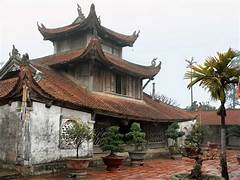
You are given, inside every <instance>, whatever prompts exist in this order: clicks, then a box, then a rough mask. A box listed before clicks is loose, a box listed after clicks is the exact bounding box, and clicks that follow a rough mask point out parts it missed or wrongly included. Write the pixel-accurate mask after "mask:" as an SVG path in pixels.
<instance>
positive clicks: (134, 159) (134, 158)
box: [128, 151, 146, 166]
mask: <svg viewBox="0 0 240 180" xmlns="http://www.w3.org/2000/svg"><path fill="white" fill-rule="evenodd" d="M128 154H129V157H130V159H131V165H132V166H142V165H143V164H144V157H145V154H146V151H131V152H128Z"/></svg>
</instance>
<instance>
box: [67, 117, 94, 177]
mask: <svg viewBox="0 0 240 180" xmlns="http://www.w3.org/2000/svg"><path fill="white" fill-rule="evenodd" d="M66 133H67V136H68V137H67V138H68V139H71V140H73V141H74V143H75V144H76V158H69V159H68V160H67V167H68V168H69V169H70V170H71V171H73V172H72V173H71V174H72V175H79V176H83V175H86V174H87V172H86V169H87V167H88V165H89V161H90V158H79V147H80V146H81V145H82V144H83V142H89V141H90V140H92V139H93V136H94V131H93V129H91V128H90V127H89V126H88V124H85V123H77V122H74V123H73V125H72V126H71V127H70V128H68V129H67V130H66Z"/></svg>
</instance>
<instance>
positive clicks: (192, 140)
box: [185, 123, 204, 179]
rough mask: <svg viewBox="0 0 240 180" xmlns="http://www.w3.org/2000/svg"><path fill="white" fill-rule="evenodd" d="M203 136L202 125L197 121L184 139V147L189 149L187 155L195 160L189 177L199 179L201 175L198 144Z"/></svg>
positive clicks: (201, 141)
mask: <svg viewBox="0 0 240 180" xmlns="http://www.w3.org/2000/svg"><path fill="white" fill-rule="evenodd" d="M203 136H204V129H203V127H202V126H201V125H200V124H199V123H195V124H194V125H193V127H192V130H191V132H190V133H189V134H188V135H187V136H186V139H185V147H186V148H189V149H190V151H188V152H187V156H188V157H189V158H193V159H195V160H196V163H195V166H194V168H193V169H192V171H191V174H190V175H189V178H190V179H201V177H202V162H203V158H202V152H201V147H200V145H201V144H202V143H203ZM191 150H192V151H191Z"/></svg>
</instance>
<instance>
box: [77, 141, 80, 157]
mask: <svg viewBox="0 0 240 180" xmlns="http://www.w3.org/2000/svg"><path fill="white" fill-rule="evenodd" d="M79 146H80V144H78V145H77V158H78V149H79Z"/></svg>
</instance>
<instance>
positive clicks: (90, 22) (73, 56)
mask: <svg viewBox="0 0 240 180" xmlns="http://www.w3.org/2000/svg"><path fill="white" fill-rule="evenodd" d="M78 14H79V16H78V17H77V18H76V19H75V21H74V22H73V23H72V24H70V25H68V26H65V27H60V28H56V29H48V28H46V27H45V26H44V25H38V29H39V31H40V33H41V34H42V35H43V37H44V39H45V40H50V41H51V42H52V43H53V46H54V54H53V55H49V56H46V57H41V58H38V59H31V60H29V59H28V55H27V54H25V55H23V56H21V55H20V54H19V52H18V50H17V49H16V48H15V47H13V50H12V53H11V54H10V58H9V61H8V62H7V63H6V64H5V65H4V66H3V68H2V69H1V71H0V144H1V146H0V160H1V161H2V162H4V163H6V164H20V165H27V166H30V167H32V168H30V171H31V173H32V172H34V171H35V170H36V168H37V167H39V164H45V165H46V164H47V165H46V167H48V170H49V169H51V168H50V165H51V163H50V162H54V161H56V160H62V159H64V158H65V157H68V156H74V155H75V150H74V149H73V147H74V144H72V142H71V141H69V140H68V139H65V138H64V137H66V136H64V135H65V134H66V129H67V128H69V126H71V125H72V123H73V122H74V121H75V122H85V123H89V124H90V126H91V127H92V128H94V129H95V134H96V137H95V139H94V142H89V143H85V144H84V146H83V147H82V148H81V149H80V152H79V153H80V155H82V156H84V155H87V154H92V153H93V150H94V149H93V148H97V146H98V145H99V143H100V141H101V137H102V135H103V133H104V131H105V129H106V128H107V127H109V126H111V125H119V126H120V131H121V132H122V133H126V132H128V130H129V127H130V125H131V123H132V122H134V121H138V122H140V123H141V126H142V128H143V129H144V131H145V132H146V136H147V140H148V143H149V145H150V146H151V145H152V146H165V145H166V138H165V135H164V133H165V130H166V128H167V126H168V125H169V123H171V122H175V121H179V122H181V121H187V120H192V119H193V116H192V115H190V114H189V113H188V112H185V111H183V110H181V109H178V108H175V107H172V106H169V105H166V104H163V103H161V102H157V101H154V100H153V99H152V97H151V96H149V95H147V94H145V93H144V92H143V89H144V86H146V84H145V85H144V84H143V80H144V79H148V81H147V82H149V81H150V80H153V79H154V76H156V75H157V74H158V73H159V71H160V68H161V66H160V63H159V64H156V62H155V60H153V61H152V64H151V65H150V66H143V65H138V64H134V63H131V62H129V61H127V60H124V59H122V49H123V47H125V46H133V44H134V42H135V41H136V39H137V38H138V35H139V32H138V33H137V32H134V33H133V34H132V35H123V34H120V33H117V32H114V31H112V30H110V29H108V28H106V27H104V26H102V24H101V21H100V19H99V18H98V17H97V15H96V12H95V7H94V5H92V6H91V9H90V13H89V15H88V16H87V17H85V16H84V15H83V13H82V11H81V9H80V7H78ZM176 93H177V92H176Z"/></svg>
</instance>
